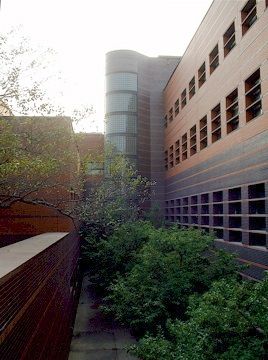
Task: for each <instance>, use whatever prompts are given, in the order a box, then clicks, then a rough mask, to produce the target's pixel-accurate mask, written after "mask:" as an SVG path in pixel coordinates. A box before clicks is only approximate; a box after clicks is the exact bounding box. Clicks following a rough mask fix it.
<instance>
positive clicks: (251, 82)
mask: <svg viewBox="0 0 268 360" xmlns="http://www.w3.org/2000/svg"><path fill="white" fill-rule="evenodd" d="M245 96H246V121H247V122H248V121H250V120H252V119H254V118H255V117H257V116H259V115H261V114H262V102H261V78H260V69H258V70H257V71H255V72H254V73H253V74H252V75H251V76H250V77H249V78H247V80H246V81H245Z"/></svg>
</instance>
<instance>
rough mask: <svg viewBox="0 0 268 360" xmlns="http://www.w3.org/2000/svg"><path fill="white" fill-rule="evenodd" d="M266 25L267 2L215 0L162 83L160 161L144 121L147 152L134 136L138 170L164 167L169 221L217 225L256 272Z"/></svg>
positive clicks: (263, 265) (262, 251)
mask: <svg viewBox="0 0 268 360" xmlns="http://www.w3.org/2000/svg"><path fill="white" fill-rule="evenodd" d="M267 24H268V1H267V0H259V1H256V0H249V1H245V0H239V1H223V0H215V1H213V3H212V5H211V7H210V8H209V10H208V12H207V14H206V15H205V17H204V19H203V21H202V23H201V24H200V26H199V28H198V29H197V31H196V33H195V35H194V37H193V38H192V40H191V42H190V44H189V45H188V47H187V49H186V51H185V53H184V55H183V56H182V58H181V60H180V62H179V63H178V65H177V67H176V69H175V70H174V71H173V73H172V74H171V76H170V78H169V80H168V81H167V82H166V84H164V85H163V86H162V90H163V92H162V97H163V101H164V105H163V108H162V109H163V110H162V111H163V113H162V119H163V121H162V127H160V126H158V130H157V131H158V137H157V142H156V147H157V152H158V157H157V159H156V158H153V157H150V156H151V155H152V154H155V153H154V150H153V148H152V147H151V148H150V146H149V145H148V144H150V141H152V139H153V138H154V136H155V135H153V136H151V137H150V136H149V135H148V133H146V132H144V131H143V130H142V129H141V128H140V136H141V138H143V143H144V144H147V147H148V154H150V156H149V155H148V154H147V153H146V152H145V151H144V149H143V146H142V144H139V143H137V144H138V145H137V153H138V154H139V153H143V154H144V158H145V160H144V161H143V160H142V157H140V158H139V156H138V157H137V162H138V169H139V168H142V166H143V165H144V167H145V168H146V169H147V173H149V175H150V176H149V177H151V178H152V174H151V170H150V169H151V168H150V164H152V163H153V162H155V161H157V166H159V168H160V166H161V167H163V168H164V169H165V176H164V180H163V181H161V177H158V178H157V181H158V182H160V184H159V187H160V188H161V186H164V187H165V195H164V198H165V199H164V200H165V203H164V204H163V202H162V204H163V208H164V211H165V219H166V221H167V222H171V223H178V224H180V225H182V226H193V227H197V228H200V229H203V230H204V231H208V232H214V233H216V236H217V238H218V240H217V245H218V246H219V247H222V248H225V249H228V250H231V251H234V252H236V253H237V254H238V257H239V258H240V260H241V261H242V262H243V263H247V264H250V268H249V269H248V270H247V274H248V275H249V276H252V277H257V278H258V277H261V276H262V273H263V270H265V269H268V252H267V244H268V242H267V236H268V232H267V222H268V220H267V212H268V211H267V210H268V184H267V180H268V166H267V165H268V163H267V159H268V147H267V144H268V43H267V39H268V27H267ZM109 56H110V55H109V54H108V59H109ZM129 63H130V60H128V61H127V60H125V65H124V66H129ZM118 66H120V69H124V66H122V64H120V63H118ZM162 66H165V64H162ZM116 70H117V71H119V68H117V69H116ZM146 75H147V76H148V77H149V74H148V69H147V74H146ZM153 76H154V75H153ZM144 77H145V76H144ZM138 94H139V88H138ZM138 96H139V95H138ZM140 96H141V95H140ZM140 102H141V103H142V100H140ZM161 102H162V100H160V102H159V104H161ZM149 103H150V102H149ZM159 110H160V111H159V112H158V114H157V116H156V118H157V119H158V120H157V122H159V121H160V118H161V115H160V113H161V108H160V109H159ZM143 111H145V113H146V114H148V115H147V116H148V118H149V119H150V120H147V125H146V126H149V125H148V124H150V123H152V118H150V113H149V112H148V113H147V112H146V110H143ZM108 112H109V111H108ZM138 117H139V114H138ZM154 121H155V120H154ZM114 126H115V125H114ZM137 134H138V136H139V129H138V130H137ZM163 143H164V145H163ZM149 159H150V160H149ZM150 161H151V162H150ZM139 162H140V165H139ZM145 173H146V171H145Z"/></svg>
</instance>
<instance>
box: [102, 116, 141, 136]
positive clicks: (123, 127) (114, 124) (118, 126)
mask: <svg viewBox="0 0 268 360" xmlns="http://www.w3.org/2000/svg"><path fill="white" fill-rule="evenodd" d="M105 120H106V126H105V131H106V134H114V133H132V134H136V133H137V116H136V115H130V114H109V115H107V116H106V119H105Z"/></svg>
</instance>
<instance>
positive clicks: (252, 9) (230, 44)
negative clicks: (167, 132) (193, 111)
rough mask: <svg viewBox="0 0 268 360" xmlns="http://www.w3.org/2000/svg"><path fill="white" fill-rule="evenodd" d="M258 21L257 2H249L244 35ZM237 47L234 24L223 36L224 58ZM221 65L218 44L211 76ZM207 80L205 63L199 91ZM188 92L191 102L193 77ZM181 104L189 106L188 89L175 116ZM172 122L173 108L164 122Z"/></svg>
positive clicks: (243, 19) (211, 57)
mask: <svg viewBox="0 0 268 360" xmlns="http://www.w3.org/2000/svg"><path fill="white" fill-rule="evenodd" d="M267 2H268V0H266V6H268V5H267ZM256 20H257V6H256V0H249V1H248V2H247V3H246V5H245V6H244V7H243V9H242V11H241V24H242V35H244V34H245V33H246V32H247V31H248V30H249V28H250V27H251V26H252V25H253V24H254V22H255V21H256ZM235 45H236V38H235V23H234V22H233V23H232V24H231V25H230V26H229V28H228V29H227V30H226V32H225V33H224V35H223V49H224V57H226V56H227V55H228V54H229V52H230V51H231V50H232V49H233V48H234V47H235ZM219 64H220V62H219V45H218V44H216V46H215V47H214V48H213V50H212V51H211V52H210V54H209V73H210V75H211V74H212V73H213V72H214V71H215V70H216V69H217V67H218V66H219ZM206 80H207V75H206V62H205V61H204V62H203V64H202V65H201V66H200V68H199V69H198V83H197V86H198V88H199V89H200V88H201V87H202V85H203V84H204V83H205V82H206ZM188 92H189V100H190V99H191V98H192V97H193V96H194V95H195V93H196V84H195V76H193V78H192V79H191V81H190V82H189V85H188ZM180 102H181V109H183V108H184V107H185V106H186V104H187V90H186V88H185V89H184V90H183V91H182V93H181V95H180V97H179V98H178V99H177V100H176V102H175V105H174V112H175V116H177V115H178V114H179V112H180ZM172 120H173V107H171V108H170V110H169V116H168V115H166V116H165V121H164V124H165V127H167V125H168V122H171V121H172Z"/></svg>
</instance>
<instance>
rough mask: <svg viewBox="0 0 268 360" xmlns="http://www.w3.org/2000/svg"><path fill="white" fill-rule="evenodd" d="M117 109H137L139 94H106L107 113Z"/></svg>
mask: <svg viewBox="0 0 268 360" xmlns="http://www.w3.org/2000/svg"><path fill="white" fill-rule="evenodd" d="M115 111H130V112H136V111H137V96H136V95H135V94H126V93H122V94H120V93H119V94H108V95H107V96H106V113H109V112H115Z"/></svg>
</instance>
